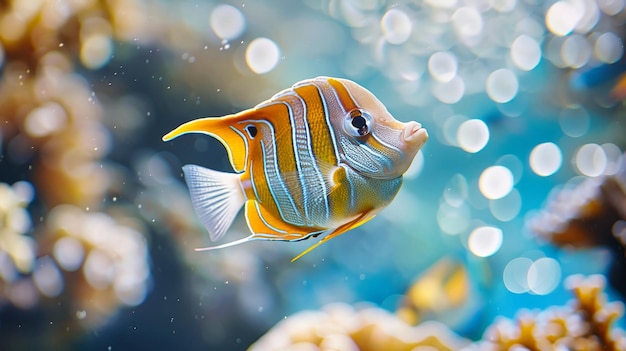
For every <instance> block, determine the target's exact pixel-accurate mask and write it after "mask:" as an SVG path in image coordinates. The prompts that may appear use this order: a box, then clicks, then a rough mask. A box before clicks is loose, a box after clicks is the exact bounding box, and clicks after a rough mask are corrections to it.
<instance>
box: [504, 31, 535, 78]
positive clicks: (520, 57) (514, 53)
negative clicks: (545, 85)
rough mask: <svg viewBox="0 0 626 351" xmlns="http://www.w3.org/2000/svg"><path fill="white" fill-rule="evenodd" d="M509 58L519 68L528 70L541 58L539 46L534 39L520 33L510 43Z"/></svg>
mask: <svg viewBox="0 0 626 351" xmlns="http://www.w3.org/2000/svg"><path fill="white" fill-rule="evenodd" d="M511 59H512V60H513V63H514V64H515V66H517V67H518V68H519V69H521V70H524V71H530V70H532V69H534V68H535V67H536V66H537V65H538V64H539V61H540V60H541V47H540V46H539V43H537V41H536V40H535V39H533V38H532V37H530V36H528V35H525V34H522V35H520V36H519V37H517V38H516V39H515V41H513V44H511Z"/></svg>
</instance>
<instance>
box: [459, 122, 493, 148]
mask: <svg viewBox="0 0 626 351" xmlns="http://www.w3.org/2000/svg"><path fill="white" fill-rule="evenodd" d="M457 141H458V144H459V146H460V147H461V148H462V149H463V150H465V151H467V152H470V153H476V152H478V151H480V150H482V149H483V148H484V147H485V146H486V145H487V143H488V142H489V127H487V125H486V124H485V122H483V121H482V120H480V119H470V120H467V121H465V122H463V123H461V125H460V126H459V129H458V131H457Z"/></svg>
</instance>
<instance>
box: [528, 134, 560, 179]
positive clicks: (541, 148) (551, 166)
mask: <svg viewBox="0 0 626 351" xmlns="http://www.w3.org/2000/svg"><path fill="white" fill-rule="evenodd" d="M562 162H563V154H562V153H561V149H560V148H559V147H558V146H557V145H556V144H555V143H551V142H548V143H541V144H539V145H537V146H535V147H534V148H533V150H532V151H531V152H530V159H529V163H530V168H531V169H532V170H533V172H535V173H536V174H537V175H540V176H542V177H547V176H549V175H552V174H554V173H555V172H556V171H558V170H559V168H561V163H562Z"/></svg>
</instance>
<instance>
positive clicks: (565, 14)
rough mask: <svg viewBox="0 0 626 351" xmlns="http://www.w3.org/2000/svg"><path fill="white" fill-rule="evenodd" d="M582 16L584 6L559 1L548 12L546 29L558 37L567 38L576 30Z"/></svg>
mask: <svg viewBox="0 0 626 351" xmlns="http://www.w3.org/2000/svg"><path fill="white" fill-rule="evenodd" d="M581 2H582V1H581ZM582 16H583V7H582V6H576V5H575V4H574V2H569V1H557V2H555V3H554V4H552V6H550V8H548V11H547V12H546V27H547V28H548V30H550V32H552V33H553V34H554V35H556V36H565V35H568V34H569V33H571V32H572V31H573V30H574V28H575V27H576V24H578V21H580V19H581V18H582Z"/></svg>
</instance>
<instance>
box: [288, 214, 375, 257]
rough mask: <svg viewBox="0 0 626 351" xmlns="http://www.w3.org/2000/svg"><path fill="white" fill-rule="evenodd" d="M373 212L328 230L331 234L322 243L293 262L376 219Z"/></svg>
mask: <svg viewBox="0 0 626 351" xmlns="http://www.w3.org/2000/svg"><path fill="white" fill-rule="evenodd" d="M370 213H371V212H370V211H368V212H364V213H362V214H361V215H360V216H358V217H356V218H355V219H353V220H351V221H350V222H348V223H345V224H342V225H340V226H339V227H337V228H336V229H335V230H328V231H329V232H330V233H329V234H328V235H326V236H325V237H323V238H322V239H321V240H320V241H318V242H316V243H315V244H313V245H311V246H310V247H309V248H308V249H306V250H304V251H302V252H301V253H300V254H299V255H298V256H296V257H294V258H292V259H291V262H294V261H296V260H298V259H299V258H301V257H302V256H304V255H306V254H308V253H309V252H311V251H313V249H315V248H316V247H318V246H320V245H322V244H323V243H325V242H327V241H328V240H330V239H332V238H335V237H338V236H339V235H341V234H343V233H345V232H347V231H349V230H350V229H353V228H356V227H358V226H360V225H361V224H363V223H365V222H367V221H369V220H370V219H372V218H374V216H373V215H371V214H370Z"/></svg>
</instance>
